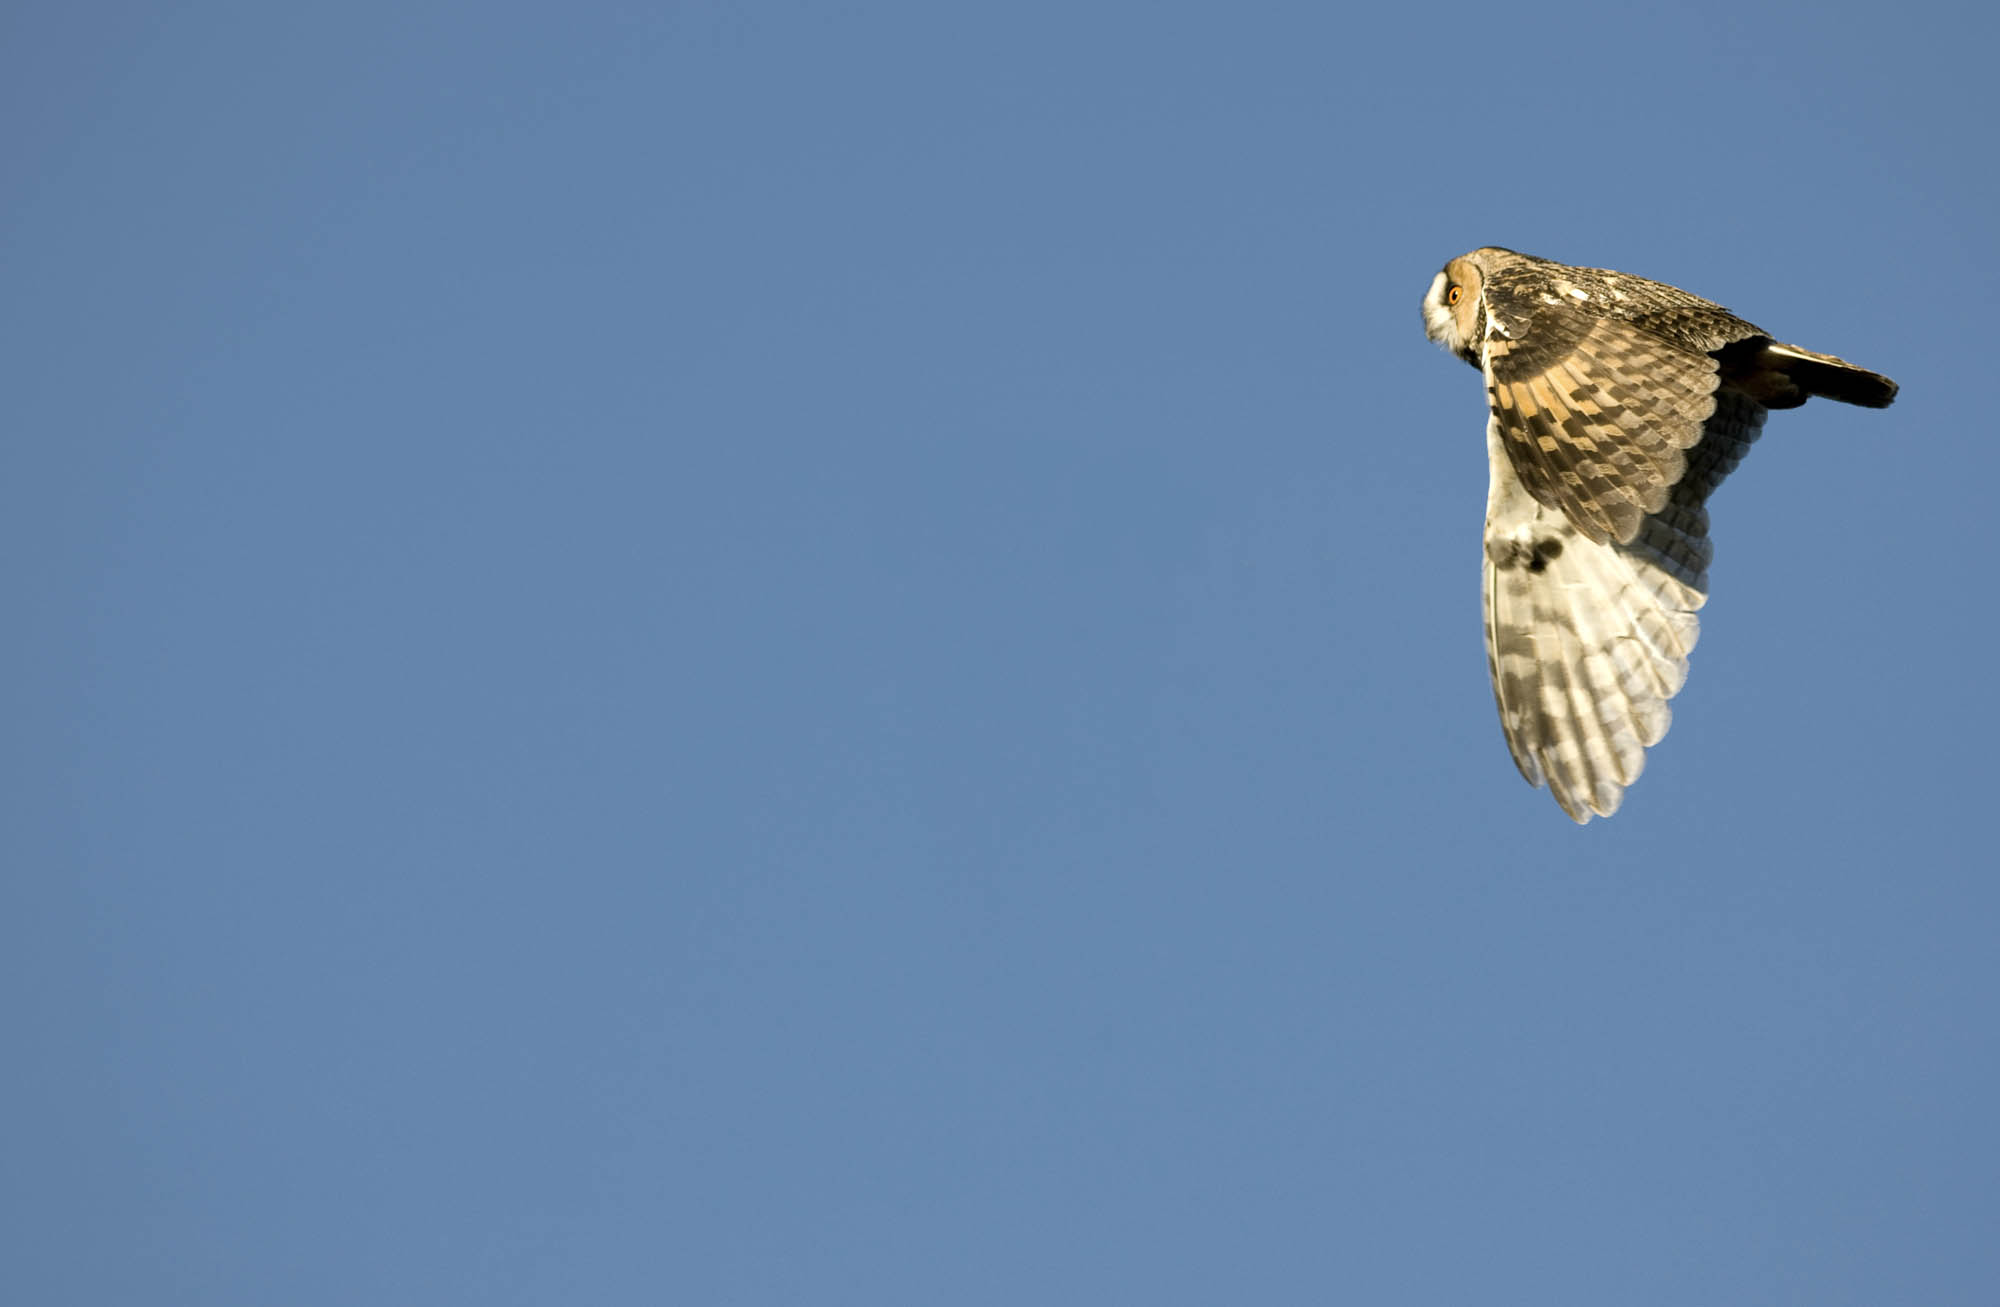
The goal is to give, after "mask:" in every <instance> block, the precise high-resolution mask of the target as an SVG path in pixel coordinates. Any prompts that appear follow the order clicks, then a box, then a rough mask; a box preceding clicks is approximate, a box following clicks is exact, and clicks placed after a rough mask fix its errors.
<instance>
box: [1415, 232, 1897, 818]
mask: <svg viewBox="0 0 2000 1307" xmlns="http://www.w3.org/2000/svg"><path fill="white" fill-rule="evenodd" d="M1424 326H1425V331H1426V333H1427V334H1428V335H1429V336H1430V338H1431V339H1432V340H1435V341H1437V342H1439V343H1440V344H1442V345H1444V346H1445V347H1446V348H1447V349H1450V350H1451V351H1452V352H1453V353H1455V354H1457V355H1458V356H1459V357H1460V358H1463V359H1464V360H1466V361H1467V362H1468V363H1470V364H1472V365H1473V366H1474V367H1476V368H1478V369H1479V370H1480V372H1481V374H1482V375H1483V376H1484V378H1485V381H1486V396H1487V404H1488V407H1489V409H1490V417H1489V420H1488V422H1487V451H1488V457H1489V460H1490V463H1491V470H1492V483H1491V488H1490V490H1489V493H1488V497H1487V511H1486V566H1485V573H1486V584H1485V611H1486V649H1487V660H1488V665H1489V669H1490V671H1491V672H1492V676H1493V692H1494V697H1495V700H1496V701H1497V703H1498V705H1499V709H1500V719H1501V725H1502V728H1503V729H1504V731H1505V733H1506V736H1507V745H1508V748H1509V749H1510V750H1511V751H1512V753H1513V755H1514V761H1515V763H1516V764H1517V765H1518V766H1519V767H1520V769H1521V774H1522V775H1523V776H1525V777H1526V778H1527V779H1528V781H1529V782H1530V783H1532V784H1535V785H1542V784H1544V783H1546V784H1547V785H1548V786H1549V788H1550V790H1551V791H1552V792H1553V793H1554V795H1555V798H1556V802H1557V803H1559V804H1561V805H1562V809H1563V811H1564V812H1566V813H1568V814H1569V815H1570V816H1571V817H1572V818H1574V819H1575V820H1577V821H1578V822H1584V821H1588V820H1589V818H1590V815H1591V814H1592V813H1596V814H1598V815H1600V816H1608V815H1610V814H1611V813H1612V812H1613V811H1615V810H1616V809H1617V807H1618V804H1619V801H1620V800H1621V798H1622V797H1623V794H1624V790H1625V787H1626V786H1628V785H1630V784H1631V783H1632V782H1633V781H1635V780H1637V779H1638V776H1639V772H1640V770H1641V768H1642V767H1643V766H1644V765H1645V750H1646V749H1647V748H1648V747H1650V746H1651V745H1653V744H1656V743H1658V742H1659V740H1660V738H1661V737H1662V736H1664V735H1665V734H1666V730H1667V725H1668V723H1669V721H1670V719H1671V714H1670V712H1669V709H1668V707H1667V701H1668V700H1669V699H1671V698H1672V697H1673V696H1674V694H1675V693H1676V692H1677V691H1678V690H1679V689H1680V687H1681V683H1682V682H1683V681H1684V680H1685V679H1686V677H1687V655H1688V652H1689V651H1690V650H1691V649H1693V648H1694V643H1695V639H1696V637H1697V636H1698V635H1699V633H1700V623H1699V620H1698V619H1697V617H1696V613H1697V611H1698V610H1699V609H1700V608H1701V605H1702V603H1703V602H1704V601H1705V600H1706V598H1707V594H1708V565H1709V560H1710V558H1711V557H1712V555H1713V549H1712V547H1711V546H1710V544H1709V540H1708V510H1707V500H1708V496H1709V494H1710V493H1711V492H1712V491H1714V489H1715V488H1716V487H1717V486H1718V485H1720V484H1721V483H1722V479H1723V478H1724V477H1726V476H1727V475H1728V474H1729V473H1730V471H1732V470H1733V469H1734V468H1735V466H1736V464H1737V463H1738V462H1739V461H1740V460H1741V459H1742V457H1743V455H1744V453H1745V452H1746V451H1747V450H1748V449H1749V447H1750V444H1751V442H1752V441H1754V440H1756V439H1757V436H1758V433H1759V432H1760V431H1761V430H1762V428H1763V425H1764V416H1765V413H1766V411H1767V410H1769V409H1773V408H1796V407H1797V406H1799V405H1800V404H1803V403H1805V401H1806V400H1807V399H1808V398H1810V397H1811V396H1814V395H1820V396H1824V397H1827V398H1830V399H1838V400H1841V401H1842V402H1844V403H1849V404H1861V405H1865V406H1868V407H1873V408H1881V407H1885V406H1887V405H1888V404H1889V403H1890V402H1891V401H1892V400H1893V399H1894V398H1895V396H1896V383H1895V382H1893V381H1891V380H1889V379H1888V378H1887V377H1884V376H1881V375H1879V374H1877V373H1874V372H1869V371H1867V370H1866V369H1864V368H1858V367H1855V366H1854V365H1853V364H1851V363H1848V362H1846V361H1845V360H1843V359H1838V358H1835V357H1833V356H1832V355H1830V354H1816V353H1814V352H1812V351H1810V350H1805V349H1800V348H1799V347H1798V346H1795V345H1786V344H1783V343H1780V342H1779V341H1777V340H1775V339H1774V338H1773V337H1772V336H1771V335H1770V334H1769V333H1767V332H1765V331H1764V330H1762V329H1761V328H1759V327H1756V326H1753V325H1752V324H1750V323H1748V322H1745V321H1744V320H1743V319H1741V318H1739V317H1737V316H1736V315H1735V314H1733V313H1731V312H1729V310H1727V309H1725V308H1723V307H1721V306H1720V305H1718V304H1713V303H1710V302H1709V301H1708V300H1705V299H1702V298H1700V297H1699V296H1695V295H1690V294H1689V293H1688V292H1686V291H1684V290H1681V289H1679V288H1678V287H1674V286H1668V285H1665V284H1663V283H1661V282H1657V281H1647V280H1646V279H1644V278H1642V277H1633V276H1630V275H1628V274H1626V273H1620V272H1611V271H1607V270H1605V269H1602V268H1574V267H1569V266H1567V265H1565V264H1560V263H1552V262H1550V261H1548V260H1546V259H1537V258H1533V257H1531V256H1529V255H1525V254H1517V253H1515V252H1514V251H1512V250H1503V249H1499V248H1497V247H1490V246H1489V247H1487V248H1484V249H1478V250H1474V251H1472V252H1471V253H1470V254H1466V255H1463V256H1461V257H1459V258H1456V259H1453V260H1452V261H1451V262H1450V263H1448V264H1446V265H1445V267H1444V270H1443V271H1442V272H1440V273H1438V274H1437V276H1436V278H1435V279H1433V281H1432V283H1431V288H1430V291H1429V292H1428V293H1427V294H1426V295H1425V297H1424Z"/></svg>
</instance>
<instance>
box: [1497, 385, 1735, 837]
mask: <svg viewBox="0 0 2000 1307" xmlns="http://www.w3.org/2000/svg"><path fill="white" fill-rule="evenodd" d="M1711 408H1712V410H1713V411H1712V412H1711V413H1710V414H1709V416H1708V418H1707V420H1706V421H1705V422H1703V423H1702V425H1701V427H1700V429H1699V432H1698V440H1697V441H1695V442H1692V443H1693V444H1694V448H1693V449H1692V450H1690V451H1688V452H1687V453H1686V454H1685V455H1684V456H1683V458H1682V467H1681V469H1680V472H1679V475H1678V476H1677V478H1676V479H1675V480H1674V481H1673V482H1671V483H1670V484H1669V485H1667V486H1666V487H1663V489H1662V493H1661V502H1660V504H1659V505H1658V507H1657V508H1656V509H1654V510H1652V511H1649V512H1647V513H1646V514H1644V515H1643V516H1639V517H1637V518H1636V519H1635V522H1634V526H1633V529H1632V531H1631V533H1630V538H1629V539H1628V540H1626V541H1625V542H1623V543H1620V542H1618V541H1617V540H1616V539H1615V538H1614V539H1597V538H1594V537H1593V536H1592V534H1591V533H1590V532H1589V531H1587V530H1585V529H1584V528H1583V526H1582V525H1581V524H1580V523H1579V522H1578V521H1577V520H1576V519H1575V518H1574V516H1573V515H1572V514H1571V512H1569V511H1568V509H1567V507H1566V506H1563V507H1558V506H1552V505H1550V504H1547V503H1544V502H1542V501H1541V499H1540V498H1539V497H1538V496H1536V495H1534V494H1533V493H1531V492H1530V490H1529V487H1528V486H1527V484H1526V481H1525V479H1524V478H1523V477H1522V476H1521V475H1520V474H1519V467H1520V461H1519V459H1518V458H1516V457H1514V456H1513V455H1512V453H1511V443H1512V441H1513V440H1514V437H1513V436H1512V435H1511V434H1509V432H1508V431H1507V428H1506V424H1505V419H1504V417H1503V415H1502V413H1501V411H1500V409H1499V408H1498V406H1497V405H1496V407H1495V410H1494V414H1493V417H1492V420H1491V421H1490V422H1489V423H1488V426H1487V452H1488V455H1489V457H1490V459H1491V461H1492V484H1491V488H1490V491H1489V494H1488V498H1487V506H1486V564H1485V569H1486V570H1485V609H1486V658H1487V664H1488V667H1489V670H1490V671H1491V672H1492V676H1493V696H1494V700H1495V702H1496V703H1497V704H1498V706H1499V709H1500V724H1501V728H1502V729H1503V730H1504V731H1505V732H1506V736H1507V747H1508V749H1509V750H1510V751H1511V752H1512V753H1513V755H1514V762H1515V765H1516V766H1518V767H1519V768H1520V769H1521V775H1522V776H1524V777H1526V778H1527V780H1528V782H1529V783H1530V784H1532V785H1537V786H1539V785H1543V784H1546V785H1548V787H1549V789H1550V791H1551V792H1552V793H1553V794H1554V795H1555V799H1556V802H1557V803H1558V804H1560V805H1561V806H1562V810H1563V811H1564V812H1566V813H1568V814H1569V815H1570V817H1571V818H1572V819H1574V820H1575V821H1577V822H1586V821H1588V820H1590V815H1591V814H1592V813H1595V814H1597V815H1599V816H1606V817H1608V816H1610V815H1611V814H1612V813H1613V812H1615V811H1617V808H1618V804H1619V801H1620V800H1621V799H1622V798H1623V797H1624V792H1625V787H1626V786H1628V785H1630V784H1632V782H1633V781H1635V780H1637V779H1638V778H1639V773H1640V771H1641V770H1642V769H1643V768H1644V766H1645V762H1646V749H1647V748H1648V747H1650V746H1652V745H1654V744H1657V743H1658V742H1659V741H1660V739H1661V737H1662V736H1664V735H1665V734H1666V733H1667V726H1668V724H1669V723H1670V722H1671V721H1672V712H1671V711H1670V710H1669V708H1668V706H1667V701H1668V700H1670V699H1672V698H1673V696H1674V695H1675V694H1676V693H1677V692H1678V691H1679V690H1680V688H1681V684H1682V683H1683V682H1684V681H1685V680H1686V679H1687V659H1688V653H1689V651H1691V650H1692V649H1693V648H1694V645H1695V640H1696V638H1697V637H1698V636H1699V635H1700V632H1701V624H1700V621H1699V618H1698V617H1697V615H1696V614H1697V613H1698V611H1699V610H1700V608H1701V605H1702V603H1703V602H1704V601H1705V600H1706V599H1707V596H1708V564H1709V559H1710V558H1711V556H1712V554H1713V549H1712V546H1711V545H1710V544H1709V540H1708V510H1707V507H1706V503H1707V499H1708V496H1709V494H1710V492H1712V491H1713V490H1714V489H1715V487H1716V486H1718V485H1720V484H1721V483H1722V479H1723V478H1724V477H1726V476H1727V475H1728V474H1729V473H1730V471H1731V470H1733V469H1734V468H1735V466H1736V464H1737V463H1738V461H1740V460H1741V459H1742V457H1743V454H1744V452H1745V451H1746V450H1748V449H1749V447H1750V444H1751V442H1752V441H1754V440H1755V439H1756V438H1757V435H1758V433H1759V431H1760V430H1761V429H1762V427H1763V424H1764V408H1763V406H1762V405H1760V404H1758V403H1757V402H1756V401H1754V400H1752V399H1750V398H1749V397H1748V396H1746V395H1744V394H1742V393H1741V392H1738V391H1734V390H1724V391H1722V392H1721V393H1720V394H1719V395H1718V396H1716V397H1715V399H1714V400H1712V401H1711Z"/></svg>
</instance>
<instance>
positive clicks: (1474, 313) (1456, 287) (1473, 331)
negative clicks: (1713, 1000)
mask: <svg viewBox="0 0 2000 1307" xmlns="http://www.w3.org/2000/svg"><path fill="white" fill-rule="evenodd" d="M1482 252H1483V251H1479V250H1475V251H1473V252H1472V253H1471V254H1461V255H1459V256H1458V257H1457V258H1455V259H1453V260H1452V261H1451V262H1450V263H1447V264H1445V265H1444V270H1443V271H1441V272H1439V273H1438V275H1437V276H1435V277H1433V278H1431V288H1430V289H1429V290H1428V291H1426V292H1425V293H1424V334H1425V335H1426V336H1429V337H1430V338H1431V339H1432V340H1434V341H1436V342H1437V343H1438V344H1440V345H1442V346H1444V347H1445V348H1446V349H1448V350H1450V351H1451V352H1452V353H1454V354H1456V355H1458V356H1459V357H1460V358H1462V359H1464V360H1465V361H1466V362H1467V363H1470V364H1472V365H1473V366H1474V367H1477V366H1478V365H1479V341H1480V337H1481V336H1482V335H1483V334H1484V333H1483V332H1482V331H1481V329H1480V323H1479V312H1480V310H1479V295H1480V291H1481V290H1482V289H1483V288H1484V286H1485V281H1486V274H1485V270H1484V269H1483V268H1482V267H1481V266H1480V265H1479V263H1478V262H1477V260H1478V257H1479V255H1480V254H1481V253H1482Z"/></svg>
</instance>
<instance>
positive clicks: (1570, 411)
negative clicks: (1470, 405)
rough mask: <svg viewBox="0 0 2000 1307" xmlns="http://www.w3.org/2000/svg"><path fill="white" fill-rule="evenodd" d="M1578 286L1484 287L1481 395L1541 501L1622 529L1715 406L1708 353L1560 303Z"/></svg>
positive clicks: (1594, 529) (1643, 510) (1648, 509)
mask: <svg viewBox="0 0 2000 1307" xmlns="http://www.w3.org/2000/svg"><path fill="white" fill-rule="evenodd" d="M1634 280H1635V281H1636V279H1634ZM1581 294H1584V292H1581V291H1574V290H1573V291H1568V292H1552V291H1549V290H1541V291H1539V292H1535V293H1532V296H1531V293H1530V292H1527V291H1517V292H1514V293H1512V294H1511V295H1510V293H1509V289H1508V288H1507V287H1505V286H1504V285H1503V286H1499V287H1494V288H1491V291H1490V299H1489V312H1488V314H1487V317H1486V336H1485V340H1484V342H1483V347H1482V349H1481V368H1482V371H1483V372H1484V373H1485V375H1486V397H1487V402H1488V404H1489V405H1490V406H1491V408H1492V410H1493V417H1494V421H1495V423H1496V425H1497V429H1498V431H1499V433H1500V436H1501V438H1502V441H1501V442H1502V445H1503V447H1504V448H1505V450H1506V454H1507V458H1508V461H1509V462H1511V463H1512V464H1513V467H1514V472H1515V474H1516V476H1518V477H1519V479H1520V483H1521V486H1522V488H1523V489H1524V490H1526V491H1527V493H1528V494H1529V495H1530V496H1531V497H1532V498H1533V499H1534V500H1535V501H1536V502H1537V503H1540V504H1544V505H1546V506H1548V507H1550V508H1555V509H1560V510H1561V511H1562V512H1563V513H1564V514H1565V515H1566V516H1567V517H1568V518H1569V520H1570V521H1571V522H1572V523H1573V524H1574V525H1575V526H1576V528H1577V530H1578V531H1579V532H1581V533H1582V534H1583V536H1584V537H1586V538H1587V539H1589V540H1591V541H1594V542H1597V543H1600V544H1601V543H1604V542H1606V541H1613V540H1630V539H1632V537H1633V534H1634V533H1635V532H1636V531H1637V530H1638V529H1639V523H1640V519H1642V518H1643V517H1645V516H1646V515H1647V514H1649V513H1657V512H1659V511H1660V510H1661V509H1663V508H1665V507H1666V505H1667V499H1668V495H1669V492H1670V491H1671V490H1672V489H1673V487H1674V486H1675V484H1677V483H1678V482H1679V481H1680V479H1681V474H1682V472H1683V471H1684V470H1685V468H1686V451H1687V450H1688V449H1689V448H1691V447H1692V446H1693V445H1694V444H1695V443H1696V442H1697V441H1698V440H1700V439H1701V436H1702V430H1703V424H1704V423H1705V422H1707V420H1708V417H1709V415H1710V414H1711V413H1713V412H1714V411H1715V390H1716V378H1717V371H1716V362H1715V360H1714V359H1713V358H1712V357H1710V356H1709V355H1708V354H1707V353H1704V352H1702V351H1700V350H1697V349H1691V348H1688V347H1687V346H1686V345H1685V344H1682V343H1679V342H1677V341H1674V340H1672V339H1669V338H1667V337H1664V336H1662V335H1659V334H1656V333H1655V332H1653V331H1649V330H1647V329H1646V328H1645V327H1643V326H1641V325H1639V324H1638V323H1635V322H1632V321H1629V320H1626V319H1623V318H1618V317H1607V316H1597V315H1595V314H1592V313H1590V312H1587V311H1585V310H1584V309H1582V308H1579V307H1577V306H1575V305H1573V304H1571V303H1569V302H1567V301H1568V299H1569V296H1570V295H1581ZM1718 312H1720V311H1719V310H1718ZM1745 325H1746V327H1747V324H1745ZM1748 330H1751V331H1754V330H1755V328H1748Z"/></svg>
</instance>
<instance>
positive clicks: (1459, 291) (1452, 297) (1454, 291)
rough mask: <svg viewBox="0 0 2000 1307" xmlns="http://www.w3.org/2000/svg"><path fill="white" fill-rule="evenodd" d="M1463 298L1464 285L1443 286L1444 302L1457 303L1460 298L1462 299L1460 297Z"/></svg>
mask: <svg viewBox="0 0 2000 1307" xmlns="http://www.w3.org/2000/svg"><path fill="white" fill-rule="evenodd" d="M1464 298H1465V287H1463V286H1447V287H1445V289H1444V302H1445V303H1447V304H1451V305H1456V304H1457V303H1458V302H1459V301H1460V300H1462V299H1464Z"/></svg>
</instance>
